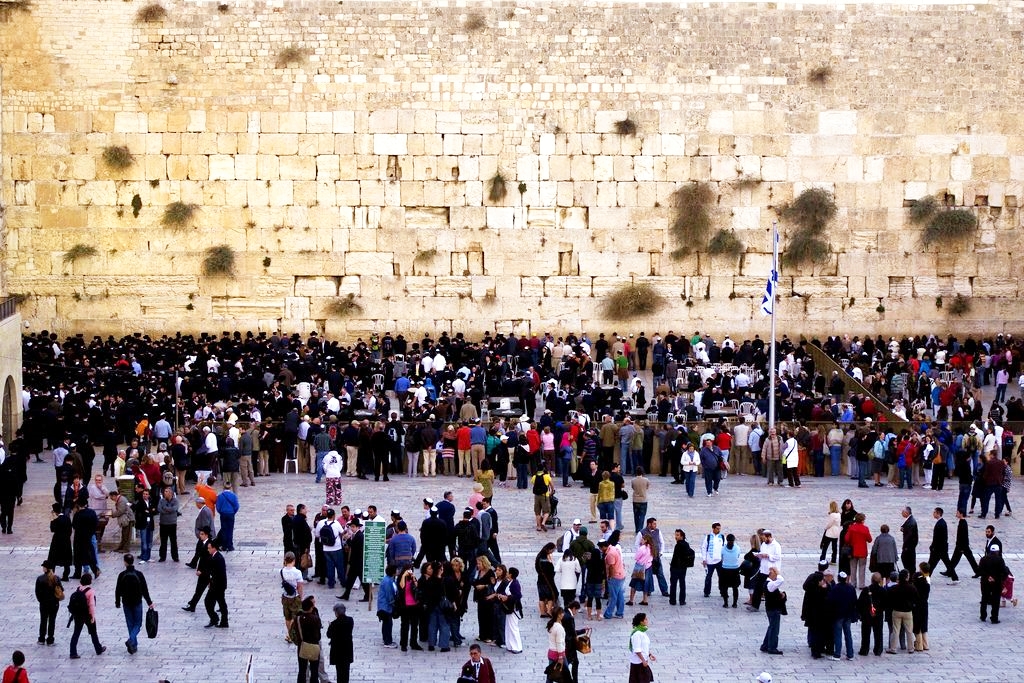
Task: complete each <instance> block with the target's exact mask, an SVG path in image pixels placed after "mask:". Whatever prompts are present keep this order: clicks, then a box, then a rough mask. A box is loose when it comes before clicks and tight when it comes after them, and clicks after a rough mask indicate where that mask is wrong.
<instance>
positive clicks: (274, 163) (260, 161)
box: [256, 154, 281, 180]
mask: <svg viewBox="0 0 1024 683" xmlns="http://www.w3.org/2000/svg"><path fill="white" fill-rule="evenodd" d="M256 177H257V178H258V179H259V180H278V179H279V178H280V177H281V157H278V156H274V155H270V154H259V155H257V156H256Z"/></svg>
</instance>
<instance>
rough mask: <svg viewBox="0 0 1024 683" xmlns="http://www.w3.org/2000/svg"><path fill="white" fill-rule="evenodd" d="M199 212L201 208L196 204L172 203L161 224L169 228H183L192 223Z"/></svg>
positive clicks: (166, 210) (165, 211)
mask: <svg viewBox="0 0 1024 683" xmlns="http://www.w3.org/2000/svg"><path fill="white" fill-rule="evenodd" d="M198 210H199V207H198V206H196V205H195V204H186V203H185V202H171V203H170V204H168V205H167V207H166V208H165V209H164V217H163V218H162V219H161V223H163V224H164V226H165V227H168V228H183V227H185V226H186V225H188V224H189V223H190V222H191V221H192V219H193V218H194V217H195V215H196V211H198Z"/></svg>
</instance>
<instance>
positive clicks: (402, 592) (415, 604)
mask: <svg viewBox="0 0 1024 683" xmlns="http://www.w3.org/2000/svg"><path fill="white" fill-rule="evenodd" d="M416 584H417V581H416V574H415V572H413V570H412V565H409V564H406V565H404V566H403V567H402V571H401V578H399V580H398V596H397V597H396V598H395V604H396V605H401V608H400V610H399V614H400V615H401V618H402V628H401V632H400V633H401V635H400V637H399V643H400V644H401V646H402V652H406V651H407V650H408V649H409V647H410V646H411V647H412V649H414V650H422V649H423V648H422V647H420V644H419V640H418V638H417V635H418V634H419V618H420V609H419V601H418V600H417V599H416V593H417V590H416V588H417V586H416ZM410 641H411V642H410Z"/></svg>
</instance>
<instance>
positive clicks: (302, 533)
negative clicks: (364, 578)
mask: <svg viewBox="0 0 1024 683" xmlns="http://www.w3.org/2000/svg"><path fill="white" fill-rule="evenodd" d="M285 516H287V515H285ZM281 524H282V525H284V519H283V518H282V520H281ZM291 541H292V548H293V549H294V552H295V564H296V566H298V567H299V569H301V570H302V576H303V581H309V568H308V567H307V568H303V567H302V566H301V561H302V556H303V554H304V553H307V552H309V547H310V546H311V545H313V531H312V530H311V529H310V528H309V522H307V521H306V506H305V505H303V504H302V503H299V504H298V505H297V506H296V507H295V515H294V516H293V517H292V531H291ZM325 572H326V570H324V573H321V577H323V576H325V575H326V574H325ZM320 582H321V583H323V582H324V579H323V578H321V579H320Z"/></svg>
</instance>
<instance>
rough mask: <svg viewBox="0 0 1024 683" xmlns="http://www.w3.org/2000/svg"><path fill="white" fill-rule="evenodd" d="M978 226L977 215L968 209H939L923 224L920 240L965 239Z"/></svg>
mask: <svg viewBox="0 0 1024 683" xmlns="http://www.w3.org/2000/svg"><path fill="white" fill-rule="evenodd" d="M977 228H978V217H977V216H975V215H974V213H973V212H972V211H970V210H969V209H952V210H949V211H939V212H938V213H936V214H935V215H934V216H932V218H931V220H930V221H928V225H926V226H925V228H924V232H923V233H921V242H922V243H923V244H924V245H925V246H928V245H929V244H935V243H936V242H939V243H948V242H955V241H958V240H962V239H965V238H967V237H970V236H971V235H973V234H974V231H975V230H976V229H977Z"/></svg>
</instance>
